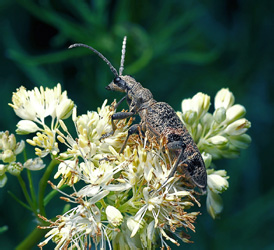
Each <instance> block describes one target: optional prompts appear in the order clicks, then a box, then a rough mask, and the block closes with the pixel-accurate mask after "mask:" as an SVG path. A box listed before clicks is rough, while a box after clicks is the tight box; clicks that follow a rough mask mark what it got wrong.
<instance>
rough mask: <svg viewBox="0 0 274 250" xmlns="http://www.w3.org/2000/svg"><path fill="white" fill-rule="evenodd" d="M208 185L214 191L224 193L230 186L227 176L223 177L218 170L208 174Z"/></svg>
mask: <svg viewBox="0 0 274 250" xmlns="http://www.w3.org/2000/svg"><path fill="white" fill-rule="evenodd" d="M207 185H208V188H209V189H210V190H211V191H212V192H214V193H222V192H224V191H225V190H227V189H228V186H229V184H228V181H227V177H222V176H221V175H219V174H218V172H217V171H216V172H215V173H213V174H210V175H208V176H207Z"/></svg>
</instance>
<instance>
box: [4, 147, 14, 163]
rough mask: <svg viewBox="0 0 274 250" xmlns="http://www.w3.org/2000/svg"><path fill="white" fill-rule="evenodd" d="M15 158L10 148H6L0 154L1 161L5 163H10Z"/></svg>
mask: <svg viewBox="0 0 274 250" xmlns="http://www.w3.org/2000/svg"><path fill="white" fill-rule="evenodd" d="M15 160H16V156H15V154H14V153H13V152H12V150H10V149H6V150H5V151H4V152H3V154H2V161H3V162H5V163H11V162H13V161H15Z"/></svg>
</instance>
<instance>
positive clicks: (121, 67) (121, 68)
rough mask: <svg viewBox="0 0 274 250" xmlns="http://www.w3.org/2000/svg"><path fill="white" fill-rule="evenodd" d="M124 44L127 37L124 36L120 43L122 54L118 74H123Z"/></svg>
mask: <svg viewBox="0 0 274 250" xmlns="http://www.w3.org/2000/svg"><path fill="white" fill-rule="evenodd" d="M126 44H127V37H126V36H125V37H124V40H123V45H122V56H121V63H120V68H119V76H121V75H122V74H123V70H124V62H125V56H126Z"/></svg>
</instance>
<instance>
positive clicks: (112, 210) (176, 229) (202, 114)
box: [2, 85, 250, 249]
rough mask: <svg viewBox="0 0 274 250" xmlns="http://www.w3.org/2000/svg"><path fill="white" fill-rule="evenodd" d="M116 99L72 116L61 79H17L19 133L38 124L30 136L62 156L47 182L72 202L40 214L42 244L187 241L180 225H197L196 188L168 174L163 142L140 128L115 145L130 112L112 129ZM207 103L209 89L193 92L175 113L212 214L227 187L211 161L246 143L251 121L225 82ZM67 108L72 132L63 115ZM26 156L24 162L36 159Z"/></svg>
mask: <svg viewBox="0 0 274 250" xmlns="http://www.w3.org/2000/svg"><path fill="white" fill-rule="evenodd" d="M115 104H116V103H115V102H113V103H112V104H111V105H107V102H106V101H105V102H104V103H103V105H102V107H101V108H98V110H97V112H95V111H93V112H87V114H84V115H80V116H77V114H76V107H74V105H73V102H72V101H71V100H70V99H68V98H67V96H66V92H63V93H62V92H61V87H60V85H57V87H56V88H54V89H53V90H52V89H46V90H44V89H43V88H40V91H39V90H38V89H37V88H35V89H34V90H33V91H26V90H25V88H23V87H21V88H20V89H18V91H17V92H16V93H14V95H13V104H11V106H12V107H13V108H14V110H15V112H16V114H17V115H18V116H19V117H20V118H22V119H23V120H21V121H20V122H19V123H18V125H17V127H18V129H17V133H19V134H27V133H35V132H36V136H35V137H34V138H33V139H32V140H27V142H28V143H29V144H30V145H32V146H35V147H36V149H35V150H36V154H37V155H38V156H40V157H44V156H46V155H47V154H51V155H52V156H53V157H54V158H55V159H58V160H59V162H60V163H59V166H58V169H57V171H56V173H55V175H54V178H55V179H59V182H58V184H56V185H54V184H53V183H51V182H50V184H51V186H52V188H53V189H55V190H58V191H59V192H60V193H62V195H63V197H62V199H63V200H65V201H67V202H69V203H71V204H72V208H71V209H70V210H68V211H66V212H65V213H64V214H62V215H59V216H57V220H55V221H51V220H47V219H46V218H44V217H42V216H41V218H42V219H43V220H45V221H46V222H47V223H49V225H48V226H45V227H42V228H48V229H50V231H49V232H48V233H47V234H46V239H45V240H44V241H43V242H41V243H40V244H39V247H43V246H44V245H46V244H47V243H48V242H49V241H50V240H52V241H54V242H55V243H56V244H57V248H64V249H65V248H70V247H71V248H74V247H75V248H79V249H82V248H87V247H89V248H91V245H92V244H94V245H95V246H96V247H99V248H101V249H106V248H107V245H108V246H109V248H112V247H113V248H117V246H119V248H121V249H130V248H134V249H138V248H145V249H155V248H156V246H159V245H160V246H161V247H162V248H164V247H167V248H168V241H170V242H172V243H174V244H176V245H179V242H178V240H176V239H175V238H174V237H173V236H172V235H176V237H177V238H179V239H181V240H182V241H183V242H190V240H189V235H187V234H186V233H185V231H187V230H188V229H190V230H192V231H195V227H194V225H193V224H194V222H195V220H196V218H197V216H198V215H199V210H198V207H200V203H199V202H198V199H199V195H200V194H199V193H197V192H196V190H194V188H195V187H194V186H193V184H192V183H190V182H189V181H188V179H187V178H186V176H185V175H179V174H175V175H174V176H173V177H171V178H169V179H167V178H168V176H169V174H170V171H171V168H172V167H171V166H172V165H173V164H174V162H172V160H171V158H172V157H170V156H169V152H167V151H165V150H164V149H162V147H161V146H160V145H159V144H160V142H157V141H153V139H151V138H150V139H148V138H147V136H143V135H142V134H141V132H140V135H133V136H131V137H130V139H129V140H128V143H127V145H126V147H125V148H124V150H123V152H121V153H120V150H121V148H123V146H124V145H123V144H124V141H125V138H126V136H127V130H128V128H129V127H130V125H131V124H132V119H129V120H120V121H118V122H117V123H116V124H115V130H114V131H113V124H112V122H111V116H112V114H113V113H114V112H115ZM209 106H210V98H209V96H207V95H205V94H202V93H198V94H197V95H195V96H194V97H193V98H192V99H187V100H184V101H183V102H182V112H178V116H179V117H180V118H181V120H182V121H183V123H184V124H185V125H186V127H187V129H188V130H189V132H190V133H191V135H192V137H193V138H194V140H195V142H196V143H197V145H198V147H199V149H200V151H201V153H202V156H203V159H204V161H205V165H206V167H207V174H208V188H207V191H208V192H207V208H208V211H209V213H210V214H211V216H212V217H214V218H215V217H216V216H217V215H218V214H219V213H220V212H221V210H222V200H221V197H220V193H222V192H223V191H224V190H226V189H227V188H228V181H227V179H228V177H227V175H226V171H225V170H215V169H213V168H212V166H211V165H212V164H211V162H212V160H214V159H217V158H221V157H228V158H230V157H234V156H236V155H238V153H239V151H240V149H242V148H245V147H247V146H248V144H249V143H250V137H249V136H248V135H246V134H245V132H246V131H247V129H248V128H249V127H250V123H249V122H248V121H247V120H246V119H245V118H243V116H244V115H245V109H244V107H243V106H241V105H238V104H236V105H234V97H233V95H232V93H231V92H230V91H229V90H227V89H222V90H221V91H219V92H218V93H217V95H216V97H215V111H214V113H213V114H211V113H209V112H208V110H209ZM73 107H74V108H73ZM71 114H72V120H73V122H74V125H75V130H76V134H77V137H76V139H75V138H74V137H73V136H72V134H71V133H70V131H69V130H68V128H67V127H66V125H65V123H64V121H63V120H64V119H66V118H68V117H69V116H70V115H71ZM47 116H51V118H52V122H51V126H48V125H46V124H45V117H47ZM106 134H107V135H108V136H105V135H106ZM58 143H62V144H64V145H65V146H66V150H65V151H64V152H60V150H59V147H58ZM2 148H3V147H2ZM14 152H15V151H14ZM2 159H3V157H2ZM25 164H26V168H27V167H30V166H32V165H33V164H34V163H33V162H26V163H25ZM64 185H68V186H70V187H71V188H72V192H71V193H67V192H66V193H65V192H63V191H62V187H63V186H64ZM192 207H194V208H193V209H191V211H190V210H189V209H190V208H192ZM193 210H194V211H193ZM195 210H196V211H195Z"/></svg>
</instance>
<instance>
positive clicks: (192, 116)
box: [177, 89, 251, 218]
mask: <svg viewBox="0 0 274 250" xmlns="http://www.w3.org/2000/svg"><path fill="white" fill-rule="evenodd" d="M234 101H235V98H234V96H233V94H232V93H231V92H230V91H229V90H228V89H221V90H220V91H219V92H218V93H217V94H216V96H215V101H214V106H215V111H214V112H213V114H211V113H209V112H208V110H209V106H210V97H209V96H208V95H205V94H203V93H198V94H196V95H195V96H194V97H193V98H192V99H186V100H183V102H182V112H177V114H178V116H179V117H180V118H181V120H182V121H183V123H184V124H185V125H186V127H187V129H188V131H189V132H190V133H191V135H192V137H193V139H194V140H195V142H196V144H197V146H198V148H199V150H200V152H201V153H202V156H203V159H204V161H205V165H206V167H207V174H208V188H207V191H208V192H207V210H208V212H209V213H210V215H211V216H212V217H213V218H215V217H216V216H218V215H219V214H220V212H221V211H222V208H223V205H222V199H221V197H220V195H219V194H220V193H222V192H223V191H225V190H226V189H227V188H228V186H229V184H228V181H227V179H228V176H227V173H226V171H225V170H217V171H216V170H214V169H210V165H211V161H212V160H215V159H219V158H235V157H236V156H238V155H239V154H240V150H241V149H245V148H247V147H248V146H249V144H250V142H251V138H250V136H249V135H247V134H246V132H247V130H248V129H249V128H250V126H251V123H250V122H249V121H248V120H247V119H246V118H244V116H245V114H246V110H245V108H244V107H243V106H242V105H240V104H234Z"/></svg>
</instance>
